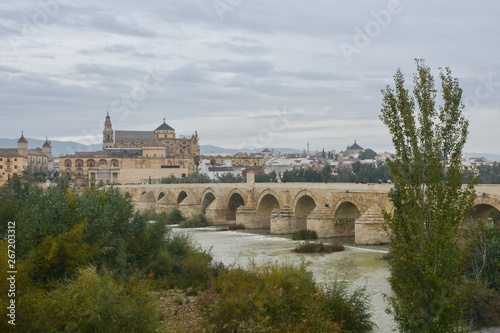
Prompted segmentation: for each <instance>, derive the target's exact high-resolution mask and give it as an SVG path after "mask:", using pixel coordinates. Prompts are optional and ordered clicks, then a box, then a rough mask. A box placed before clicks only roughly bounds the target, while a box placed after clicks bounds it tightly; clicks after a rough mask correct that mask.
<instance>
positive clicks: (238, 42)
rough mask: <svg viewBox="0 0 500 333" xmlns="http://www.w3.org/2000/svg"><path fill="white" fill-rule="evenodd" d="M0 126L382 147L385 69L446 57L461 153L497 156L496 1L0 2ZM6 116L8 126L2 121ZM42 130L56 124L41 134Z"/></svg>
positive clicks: (63, 133) (5, 129)
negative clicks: (458, 109) (163, 130)
mask: <svg viewBox="0 0 500 333" xmlns="http://www.w3.org/2000/svg"><path fill="white" fill-rule="evenodd" d="M0 9H1V11H0V29H1V30H2V31H3V32H4V34H2V37H0V38H2V39H3V40H4V43H3V44H2V47H1V48H0V59H1V61H2V65H1V66H0V72H2V75H1V76H0V84H1V85H2V87H3V88H2V89H1V91H0V112H1V114H2V117H3V122H2V124H1V125H0V137H5V138H19V136H20V134H21V132H20V130H23V131H24V133H25V135H26V136H27V137H33V138H36V139H40V140H43V139H45V137H47V136H48V137H49V139H50V140H58V141H75V142H80V143H82V144H97V143H99V142H101V141H102V128H103V124H104V119H105V116H106V112H109V114H110V116H111V118H112V120H113V127H114V128H115V129H119V130H120V129H121V130H153V129H154V128H156V127H157V126H158V124H160V123H161V122H162V120H163V118H166V122H167V124H169V125H170V126H172V127H173V128H175V129H176V131H177V132H178V133H179V134H187V135H191V134H192V133H193V132H194V131H198V133H199V135H200V143H201V144H210V145H214V146H219V147H223V148H234V149H238V148H240V149H243V148H250V149H252V148H260V147H269V148H274V147H289V148H293V149H298V150H302V149H307V146H306V145H307V142H309V144H310V151H315V150H316V149H317V150H319V151H321V149H322V148H325V150H327V149H328V150H333V149H335V150H339V149H344V148H345V146H346V145H351V144H352V143H353V142H354V140H357V142H358V143H359V144H360V145H361V146H363V147H365V148H371V149H373V150H375V151H377V152H383V151H393V148H392V143H391V137H390V135H389V133H388V131H387V129H386V128H385V127H384V125H383V124H382V122H381V121H380V120H379V119H378V116H379V114H380V109H381V102H382V95H381V94H380V90H381V89H384V88H385V86H386V85H387V84H389V85H393V80H392V76H393V75H394V74H395V72H396V69H397V68H401V70H402V72H403V73H404V74H405V78H406V82H407V83H408V88H411V86H410V83H411V81H412V74H413V73H414V72H415V70H416V66H415V64H414V58H423V59H425V61H426V63H427V64H428V65H429V67H431V69H432V73H433V75H434V77H435V79H436V87H437V88H439V84H440V82H439V79H438V75H439V70H438V68H439V67H450V68H451V70H452V74H453V76H454V77H457V78H458V79H459V81H460V85H461V87H462V88H463V90H464V95H463V98H462V100H463V101H464V104H465V106H466V109H465V110H464V112H465V114H466V117H467V118H468V119H469V121H470V127H469V132H470V134H469V139H468V143H467V145H466V147H465V151H467V152H478V153H493V154H500V146H498V145H497V144H496V140H495V135H496V131H497V130H496V128H497V127H498V123H500V122H499V121H500V108H499V105H500V97H499V94H498V89H499V88H500V75H499V74H500V73H499V63H498V59H497V57H496V54H497V53H498V46H497V45H495V43H493V42H492V41H494V40H496V36H498V32H499V30H500V27H499V26H498V24H497V23H496V22H495V18H496V16H497V15H498V12H499V9H500V5H499V4H497V3H496V2H492V1H491V2H490V1H487V2H482V3H474V4H471V3H469V2H465V1H458V2H451V1H442V2H439V3H430V2H429V3H427V2H426V3H414V2H407V1H365V2H361V3H360V4H359V5H358V6H357V8H354V7H352V6H349V4H346V3H342V4H340V3H331V2H324V1H315V2H307V3H306V2H303V1H290V2H287V3H286V5H285V4H283V3H281V2H269V1H267V2H263V1H252V2H250V1H223V0H216V1H213V2H212V1H209V2H205V1H191V2H190V1H169V2H167V3H163V2H148V3H141V4H139V3H136V2H133V1H123V2H119V3H118V2H114V1H110V2H106V3H104V4H101V3H98V2H97V1H85V2H83V1H75V2H71V3H66V2H64V1H56V0H46V1H43V2H40V3H33V2H28V1H7V2H4V3H2V4H0ZM13 124H16V126H13ZM54 133H57V134H56V135H55V136H54V135H53V134H54Z"/></svg>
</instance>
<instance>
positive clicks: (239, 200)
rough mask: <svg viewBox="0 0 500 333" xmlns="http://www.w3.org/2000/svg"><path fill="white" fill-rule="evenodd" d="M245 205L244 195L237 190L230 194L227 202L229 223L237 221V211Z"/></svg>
mask: <svg viewBox="0 0 500 333" xmlns="http://www.w3.org/2000/svg"><path fill="white" fill-rule="evenodd" d="M244 205H245V199H243V195H242V193H240V191H237V190H233V191H231V192H230V193H229V196H228V200H227V210H228V213H227V218H228V220H229V221H236V210H237V209H238V207H239V206H244Z"/></svg>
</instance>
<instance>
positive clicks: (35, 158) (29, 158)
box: [0, 133, 52, 185]
mask: <svg viewBox="0 0 500 333" xmlns="http://www.w3.org/2000/svg"><path fill="white" fill-rule="evenodd" d="M51 159H52V146H51V143H50V141H48V139H45V143H44V144H43V147H42V148H36V149H29V148H28V140H26V138H25V137H24V133H21V137H20V138H19V140H18V141H17V149H14V148H0V185H3V184H4V183H5V182H7V180H8V179H9V178H11V177H17V176H19V175H21V174H22V173H23V171H27V172H29V173H30V174H33V173H35V172H41V173H47V171H48V169H49V161H50V160H51Z"/></svg>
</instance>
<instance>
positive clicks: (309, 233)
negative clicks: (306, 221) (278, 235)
mask: <svg viewBox="0 0 500 333" xmlns="http://www.w3.org/2000/svg"><path fill="white" fill-rule="evenodd" d="M292 239H293V240H306V239H318V234H317V233H316V231H315V230H308V229H299V230H296V231H294V232H293V234H292Z"/></svg>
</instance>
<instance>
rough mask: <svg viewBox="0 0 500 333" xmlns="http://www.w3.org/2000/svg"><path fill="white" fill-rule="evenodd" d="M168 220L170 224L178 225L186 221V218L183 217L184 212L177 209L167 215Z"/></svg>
mask: <svg viewBox="0 0 500 333" xmlns="http://www.w3.org/2000/svg"><path fill="white" fill-rule="evenodd" d="M167 219H168V222H169V224H177V223H181V222H182V221H184V220H185V218H184V216H182V212H181V211H180V210H179V209H177V208H174V209H172V210H171V211H170V212H168V213H167Z"/></svg>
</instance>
